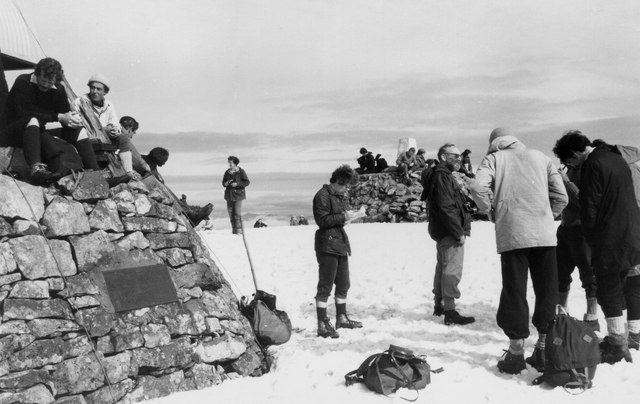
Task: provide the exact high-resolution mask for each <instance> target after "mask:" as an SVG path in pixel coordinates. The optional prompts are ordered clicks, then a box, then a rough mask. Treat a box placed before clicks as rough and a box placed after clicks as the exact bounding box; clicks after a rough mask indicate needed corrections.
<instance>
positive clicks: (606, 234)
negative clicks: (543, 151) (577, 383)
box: [553, 131, 640, 363]
mask: <svg viewBox="0 0 640 404" xmlns="http://www.w3.org/2000/svg"><path fill="white" fill-rule="evenodd" d="M553 152H554V153H555V154H556V156H558V158H559V159H560V161H562V162H563V163H565V164H567V165H571V166H581V170H580V174H581V178H580V219H581V221H582V228H583V230H584V235H585V238H586V239H587V243H588V244H589V246H590V247H591V252H592V255H591V265H592V267H593V272H594V274H595V277H596V284H597V298H598V303H599V304H600V307H601V308H602V311H603V312H604V316H605V319H606V321H607V334H608V335H607V336H606V337H605V338H604V340H603V342H602V343H601V344H600V351H601V354H602V361H603V362H606V363H616V362H619V361H621V360H622V359H625V360H626V361H627V362H631V354H630V353H629V345H631V344H630V343H631V342H632V340H634V337H635V341H637V338H638V335H639V333H640V276H638V275H636V274H635V272H637V271H636V268H637V266H638V264H640V209H639V208H638V205H637V203H636V200H635V195H634V188H633V180H632V178H631V171H630V170H629V166H628V164H627V163H626V162H625V160H624V159H623V158H622V157H621V156H620V155H619V154H616V153H614V152H612V151H611V150H610V149H609V148H607V147H605V146H599V147H596V148H594V147H592V146H591V142H590V141H589V139H588V138H587V137H586V136H584V135H583V134H582V132H580V131H569V132H566V133H565V134H564V135H563V136H562V138H560V139H559V140H558V141H557V142H556V145H555V147H554V149H553ZM625 306H626V309H627V319H626V321H625V318H624V317H623V310H624V309H625ZM625 323H627V324H625ZM626 325H628V328H629V336H628V337H627V336H625V326H626Z"/></svg>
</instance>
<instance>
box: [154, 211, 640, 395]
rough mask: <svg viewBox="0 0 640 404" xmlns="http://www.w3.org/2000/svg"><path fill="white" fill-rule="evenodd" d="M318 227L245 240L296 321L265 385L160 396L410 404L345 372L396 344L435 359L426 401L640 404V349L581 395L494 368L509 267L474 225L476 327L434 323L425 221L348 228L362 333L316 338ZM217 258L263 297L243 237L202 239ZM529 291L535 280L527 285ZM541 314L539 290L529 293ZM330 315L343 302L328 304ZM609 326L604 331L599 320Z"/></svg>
mask: <svg viewBox="0 0 640 404" xmlns="http://www.w3.org/2000/svg"><path fill="white" fill-rule="evenodd" d="M315 230H316V226H299V227H289V226H280V227H277V226H276V227H268V228H262V229H253V228H251V229H247V230H246V236H247V240H248V243H249V248H250V252H251V256H252V259H253V263H254V266H255V269H256V273H257V278H258V286H259V287H260V288H261V289H263V290H265V291H268V292H270V293H273V294H275V295H276V296H277V297H278V302H277V305H278V308H280V309H283V310H285V311H286V312H287V313H288V314H289V316H290V317H291V320H292V323H293V326H294V328H295V330H294V334H293V335H292V338H291V340H290V341H289V342H288V343H286V344H284V345H282V346H277V347H271V348H269V349H270V350H271V351H272V352H274V354H275V358H276V364H275V366H274V368H273V370H272V372H271V373H269V374H267V375H264V376H262V377H259V378H240V379H236V380H231V381H225V382H224V383H222V384H221V385H219V386H214V387H211V388H209V389H206V390H201V391H191V392H185V393H178V394H174V395H172V396H169V397H165V398H162V399H156V400H153V401H151V402H152V403H155V404H167V403H190V404H197V403H207V404H209V403H212V402H216V403H247V404H250V403H252V404H254V403H305V404H312V403H323V404H326V403H332V404H339V403H350V402H351V403H391V402H393V403H402V402H406V401H404V400H402V399H401V397H406V398H414V397H415V392H413V391H409V390H404V389H402V390H400V391H398V392H397V393H396V394H394V395H392V396H391V397H390V398H386V397H384V396H382V395H378V394H376V393H373V392H371V391H369V390H368V389H367V388H366V387H365V386H364V385H362V384H359V385H355V386H351V387H346V386H345V385H344V374H345V373H347V372H349V371H351V370H353V369H356V368H357V367H358V366H359V365H360V363H361V362H362V361H363V360H364V359H366V357H367V356H368V355H370V354H373V353H377V352H382V351H383V350H385V349H386V348H387V347H388V346H389V344H395V345H400V346H404V347H407V348H410V349H412V350H413V351H414V352H415V353H417V354H426V355H427V357H428V362H429V364H430V365H431V367H432V369H435V368H438V367H443V368H444V372H442V373H439V374H433V375H432V378H431V384H430V385H428V386H427V387H426V388H425V389H424V390H421V391H420V397H419V399H418V400H417V402H418V403H438V404H442V403H462V402H464V403H482V402H486V403H492V404H494V403H514V402H517V403H519V404H527V403H532V404H533V403H535V404H541V403H545V402H548V403H554V404H555V403H577V402H580V403H606V402H610V403H612V404H613V403H615V404H620V403H632V402H633V403H636V402H638V399H639V398H640V353H639V352H638V351H632V355H633V360H634V363H632V364H631V363H624V362H623V363H618V364H616V365H613V366H611V365H606V364H601V365H599V366H598V369H597V372H596V377H595V379H594V387H593V388H592V389H590V390H588V391H586V392H584V393H583V394H581V395H579V396H577V397H574V396H573V395H570V394H568V393H567V392H565V391H564V390H563V389H562V388H556V389H551V388H550V387H547V386H545V387H541V386H531V385H530V382H531V380H533V379H534V378H535V377H536V376H538V372H537V371H535V370H534V369H532V368H529V367H528V368H527V370H525V371H523V372H522V373H521V374H520V375H517V376H512V375H506V374H501V373H499V372H498V370H497V368H496V362H497V361H498V359H499V358H500V356H501V355H502V354H503V349H506V348H507V346H508V340H507V338H506V337H505V336H504V334H503V333H502V331H501V330H500V329H499V328H498V326H497V325H496V321H495V314H496V310H497V307H498V301H499V295H500V285H501V279H500V266H499V256H498V255H497V254H496V248H495V236H494V228H493V224H491V223H486V222H474V223H473V227H472V234H471V238H470V239H468V241H467V244H466V251H465V267H464V274H463V277H462V283H461V285H460V289H461V292H462V298H461V299H460V300H459V301H458V309H459V311H461V312H462V313H463V314H466V315H473V316H475V317H476V322H475V323H474V324H471V325H468V326H445V325H444V324H443V323H442V321H443V319H442V317H433V316H432V315H431V313H432V311H433V304H432V294H431V288H432V279H433V272H434V267H435V262H436V258H435V257H436V254H435V243H434V242H433V241H432V240H431V239H430V238H429V236H428V234H427V224H426V223H420V224H354V225H350V226H348V227H347V233H348V234H349V237H350V240H351V244H352V250H353V255H352V256H351V258H350V261H349V262H350V269H351V290H350V292H349V305H348V307H349V311H350V313H352V315H353V317H354V318H356V319H358V320H361V321H363V323H364V328H362V329H359V330H342V329H340V330H339V332H340V338H339V339H335V340H329V339H321V338H318V337H316V316H315V307H314V300H313V297H314V295H315V286H316V282H317V264H316V260H315V253H314V251H313V235H314V232H315ZM201 234H202V236H203V237H204V238H205V240H206V241H207V243H208V244H209V246H210V247H211V248H212V249H213V251H214V252H215V257H214V258H215V259H216V261H218V262H220V263H221V266H222V269H223V273H224V274H225V276H226V277H227V279H230V280H231V283H232V287H233V288H234V289H236V291H237V293H240V294H243V295H250V294H251V293H252V292H253V282H252V279H251V272H250V268H249V264H248V260H247V256H246V253H245V250H244V245H243V242H242V238H241V237H240V236H234V235H232V234H230V232H229V231H228V230H214V231H207V232H203V233H201ZM579 285H580V283H579V280H578V278H577V270H576V272H575V273H574V282H573V283H572V286H573V290H572V294H571V296H570V299H569V306H570V312H571V314H572V315H574V316H576V317H579V318H581V317H582V314H583V313H584V309H585V302H584V294H583V292H582V289H581V288H580V286H579ZM529 286H530V285H529ZM529 304H530V306H531V307H533V291H532V290H531V287H530V288H529ZM329 312H330V316H331V317H332V318H333V317H334V307H333V305H330V308H329ZM600 323H601V326H602V327H603V329H604V327H605V324H604V318H603V317H602V313H600ZM531 332H532V336H531V337H530V338H529V339H528V340H527V344H526V350H527V352H526V355H527V356H528V355H530V353H531V351H532V350H533V343H534V342H535V341H534V336H535V335H536V332H535V329H534V328H533V327H531Z"/></svg>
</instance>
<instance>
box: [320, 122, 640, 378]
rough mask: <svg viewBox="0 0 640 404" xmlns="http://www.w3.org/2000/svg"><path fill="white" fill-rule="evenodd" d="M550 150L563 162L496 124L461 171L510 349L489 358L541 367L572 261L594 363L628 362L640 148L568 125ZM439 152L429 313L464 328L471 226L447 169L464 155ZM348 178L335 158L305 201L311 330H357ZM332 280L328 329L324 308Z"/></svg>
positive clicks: (633, 343)
mask: <svg viewBox="0 0 640 404" xmlns="http://www.w3.org/2000/svg"><path fill="white" fill-rule="evenodd" d="M553 152H554V154H555V155H556V156H557V157H558V158H559V159H560V161H561V163H562V164H563V165H565V166H566V168H563V169H558V167H556V165H555V164H554V163H553V162H552V161H551V159H550V158H549V157H547V156H546V155H545V154H544V153H542V152H540V151H538V150H534V149H530V148H527V147H526V146H525V145H524V144H523V143H522V142H521V141H520V140H519V139H518V138H517V137H515V136H514V135H513V134H512V133H511V132H510V131H509V130H508V129H504V128H496V129H494V130H493V131H492V132H491V134H490V136H489V148H488V151H487V154H486V156H485V157H484V158H483V160H482V162H481V164H480V166H479V167H478V169H477V171H476V172H475V173H471V174H472V176H470V179H469V190H470V194H471V197H472V198H473V201H474V202H475V204H476V205H477V207H478V209H479V210H480V212H483V213H485V214H487V215H488V217H489V218H490V219H491V221H493V222H494V223H495V232H496V246H497V252H498V254H500V262H501V272H502V289H501V294H500V303H499V307H498V311H497V314H496V319H497V323H498V326H499V327H500V328H501V329H502V330H503V332H504V333H505V335H506V336H507V337H508V338H509V348H508V350H507V351H506V352H505V354H504V356H503V357H502V358H501V359H500V360H499V361H498V363H497V367H498V369H499V370H500V371H501V372H505V373H510V374H518V373H520V372H521V371H522V370H524V369H525V368H526V364H527V363H528V364H530V365H531V366H532V367H534V368H535V369H537V370H539V371H543V370H544V367H545V362H546V358H545V339H546V331H547V327H548V325H549V323H550V321H551V320H552V319H553V317H554V316H555V314H556V310H557V306H558V305H562V306H564V307H565V308H566V307H567V300H568V294H569V289H570V283H571V274H572V272H573V270H574V268H575V267H578V269H579V271H580V280H581V283H582V287H583V288H584V293H585V298H586V313H585V315H584V317H583V319H584V321H585V322H586V323H587V324H588V325H589V326H591V327H593V328H594V329H595V330H599V327H600V326H599V323H598V317H597V307H598V305H599V306H600V308H601V309H602V312H603V313H604V316H605V321H606V336H605V337H604V338H603V340H602V341H601V343H600V350H601V357H602V361H603V362H606V363H610V364H613V363H616V362H619V361H621V360H625V361H627V362H631V360H632V358H631V355H630V352H629V349H636V350H637V349H640V165H638V164H640V151H639V150H638V149H637V148H633V147H625V146H619V145H615V146H614V145H608V144H606V143H605V142H603V141H594V142H591V141H590V140H589V139H588V138H587V137H586V136H585V135H584V134H582V133H581V132H580V131H568V132H565V133H564V134H563V135H562V137H561V138H560V139H559V140H558V141H557V142H556V144H555V147H554V148H553ZM438 159H439V162H440V164H438V165H436V166H435V167H433V168H432V169H431V170H430V173H429V175H428V178H427V179H426V181H425V183H424V186H425V194H426V196H427V200H428V208H429V218H430V221H429V227H428V229H429V234H430V235H431V237H432V238H433V239H434V240H435V241H436V248H437V265H436V268H435V275H434V282H433V295H434V311H433V314H434V315H436V316H441V315H444V323H445V324H447V325H451V324H458V325H467V324H471V323H473V322H474V321H475V319H474V318H473V317H470V316H469V317H468V316H463V315H462V314H460V313H459V312H458V311H457V310H456V306H455V301H456V299H459V298H460V295H461V293H460V290H459V288H458V285H459V282H460V279H461V276H462V268H463V261H464V245H465V241H466V238H467V237H469V236H470V231H471V215H470V213H471V209H470V207H469V204H468V201H467V200H466V199H465V196H464V195H463V194H462V192H461V189H460V186H459V184H458V182H457V181H456V180H455V179H454V178H453V173H454V172H456V171H459V170H460V167H461V165H462V163H463V155H462V153H460V151H459V149H458V148H457V147H456V145H455V144H453V143H447V144H445V145H443V146H442V147H440V149H439V150H438ZM408 168H409V167H408ZM356 175H357V174H356V173H355V172H354V171H353V170H351V169H350V168H349V167H348V166H341V167H339V168H338V169H336V170H335V171H334V173H333V174H332V176H331V180H330V183H329V184H328V185H324V186H323V188H322V189H321V190H320V191H318V193H317V194H316V195H315V197H314V200H313V213H314V218H315V221H316V223H317V224H318V227H319V229H318V230H317V232H316V236H315V251H316V257H317V261H318V266H319V281H318V285H317V293H316V312H317V318H318V332H317V334H318V336H320V337H325V338H326V337H331V338H337V337H339V335H338V332H337V331H336V328H341V327H344V328H359V327H362V323H361V322H359V321H355V320H352V319H351V318H350V317H349V315H348V314H347V310H346V299H347V292H348V290H349V287H350V282H349V263H348V256H349V255H350V253H351V251H350V244H349V239H348V237H347V234H346V232H345V231H344V225H345V224H346V223H348V222H350V221H351V220H352V219H353V218H354V217H355V215H356V214H357V212H356V211H350V210H347V209H346V205H345V199H344V198H345V195H344V194H345V192H346V189H347V187H348V185H349V184H351V183H352V182H353V181H354V178H355V177H356ZM557 218H560V219H561V223H560V226H559V227H557V226H556V224H555V220H556V219H557ZM556 227H557V230H556ZM529 276H531V279H532V282H533V290H534V293H535V306H534V309H533V317H532V323H533V325H534V327H535V328H536V330H537V332H538V338H537V341H536V343H535V347H534V350H533V352H532V354H531V356H529V357H527V358H526V359H525V356H524V353H525V340H526V339H527V338H528V337H529V305H528V303H527V281H528V277H529ZM333 285H335V287H336V290H335V294H334V296H335V303H336V316H337V318H336V326H335V328H334V327H333V324H332V323H331V321H330V320H329V318H328V316H327V301H328V297H329V295H330V293H331V290H332V287H333ZM625 310H626V316H625V312H624V311H625Z"/></svg>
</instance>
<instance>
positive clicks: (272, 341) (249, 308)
mask: <svg viewBox="0 0 640 404" xmlns="http://www.w3.org/2000/svg"><path fill="white" fill-rule="evenodd" d="M240 311H241V312H242V314H243V315H244V316H245V317H246V318H247V320H249V324H251V328H252V329H253V332H254V333H255V335H256V339H257V340H258V342H259V343H260V345H261V346H262V347H263V348H266V347H268V346H269V345H280V344H284V343H285V342H287V341H289V338H291V320H290V319H289V316H288V315H287V313H286V312H284V311H282V310H278V309H276V297H275V296H274V295H272V294H270V293H267V292H264V291H262V290H258V291H257V292H256V294H255V295H254V298H253V300H252V301H251V302H249V301H248V299H247V298H246V297H243V298H242V299H241V302H240Z"/></svg>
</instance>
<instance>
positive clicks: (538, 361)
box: [525, 347, 545, 372]
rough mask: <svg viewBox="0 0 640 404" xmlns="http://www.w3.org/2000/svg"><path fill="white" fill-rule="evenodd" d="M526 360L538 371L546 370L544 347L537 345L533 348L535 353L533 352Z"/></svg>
mask: <svg viewBox="0 0 640 404" xmlns="http://www.w3.org/2000/svg"><path fill="white" fill-rule="evenodd" d="M525 362H527V363H528V364H529V365H531V367H533V368H534V369H535V370H537V371H538V372H544V365H545V355H544V348H538V347H535V349H534V350H533V353H532V354H531V356H530V357H528V358H527V359H525Z"/></svg>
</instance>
